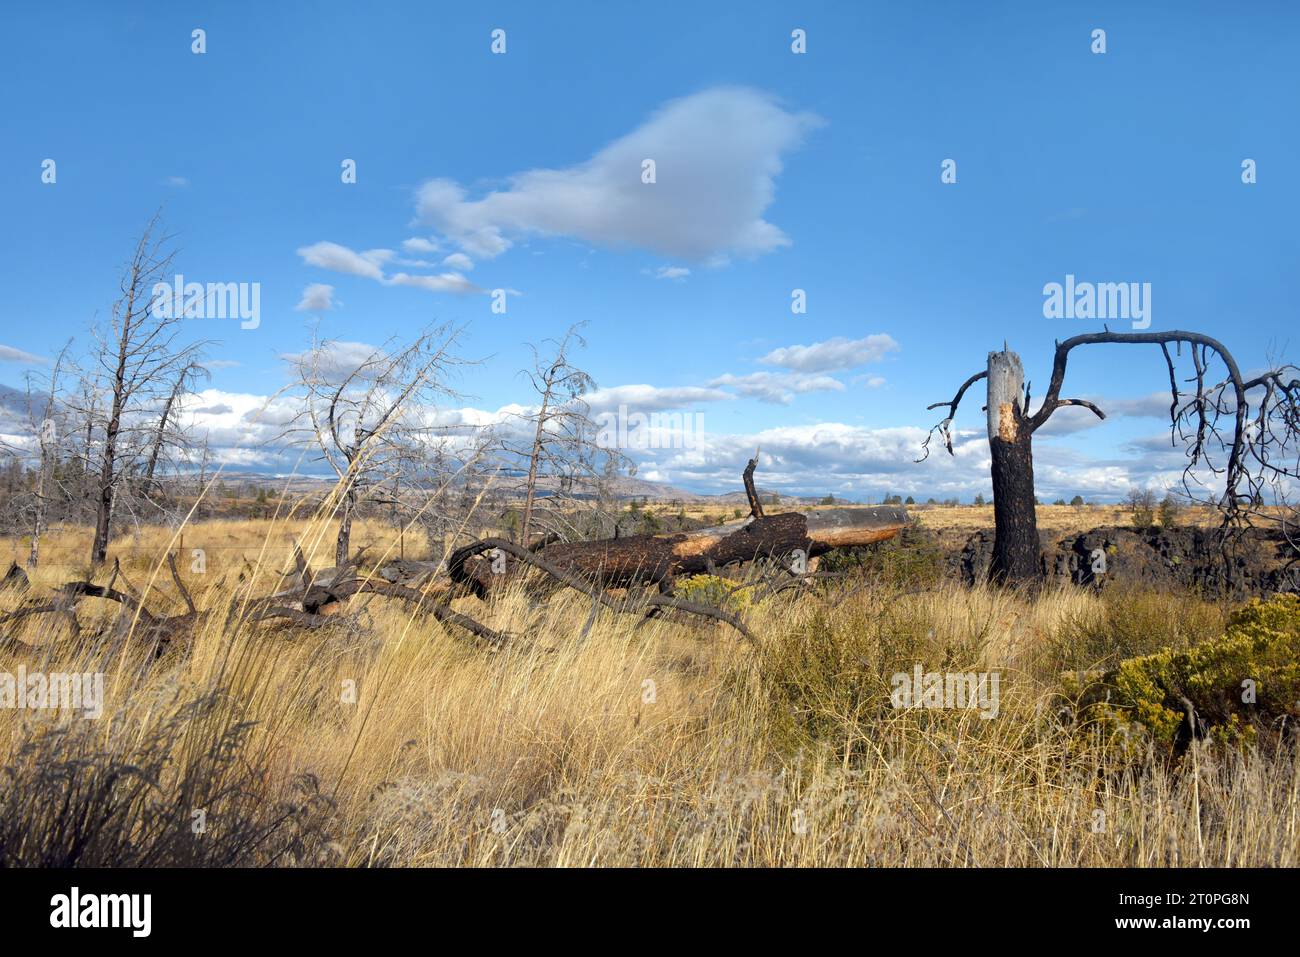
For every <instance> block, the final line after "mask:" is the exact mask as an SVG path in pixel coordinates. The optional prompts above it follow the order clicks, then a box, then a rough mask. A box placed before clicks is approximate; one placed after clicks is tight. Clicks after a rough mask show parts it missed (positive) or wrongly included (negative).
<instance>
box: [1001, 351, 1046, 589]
mask: <svg viewBox="0 0 1300 957" xmlns="http://www.w3.org/2000/svg"><path fill="white" fill-rule="evenodd" d="M1024 387H1025V373H1024V369H1023V368H1022V367H1021V365H1020V356H1018V355H1016V354H1015V353H1014V352H1011V351H1009V350H1004V351H1002V352H990V353H989V365H988V423H989V426H988V427H989V449H990V450H991V452H992V453H993V468H992V477H993V524H994V526H995V532H994V536H993V561H992V564H991V566H990V568H989V578H990V580H992V581H994V582H1001V583H1007V584H1022V583H1028V582H1034V581H1037V580H1038V577H1039V542H1038V516H1037V515H1036V509H1035V502H1034V451H1033V438H1034V430H1033V426H1032V425H1031V424H1030V423H1029V421H1028V419H1027V418H1026V416H1025V409H1024Z"/></svg>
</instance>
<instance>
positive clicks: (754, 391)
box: [709, 372, 844, 405]
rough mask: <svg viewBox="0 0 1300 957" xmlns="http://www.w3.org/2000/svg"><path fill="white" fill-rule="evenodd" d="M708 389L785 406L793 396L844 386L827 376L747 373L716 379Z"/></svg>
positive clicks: (832, 390) (835, 389) (839, 390)
mask: <svg viewBox="0 0 1300 957" xmlns="http://www.w3.org/2000/svg"><path fill="white" fill-rule="evenodd" d="M709 385H711V386H719V385H725V386H730V387H731V388H733V389H735V390H736V391H737V392H739V393H740V394H741V395H743V396H747V397H749V398H752V399H758V401H760V402H776V403H780V404H781V405H788V404H789V403H790V401H791V400H792V399H793V398H794V397H795V395H796V394H800V395H802V394H804V393H807V392H843V391H844V383H843V382H841V381H839V379H835V378H833V377H831V376H828V375H791V374H787V373H779V372H751V373H749V374H748V375H740V376H738V375H732V374H731V373H727V374H726V375H720V376H718V377H717V378H716V379H714V380H713V381H712V382H710V383H709Z"/></svg>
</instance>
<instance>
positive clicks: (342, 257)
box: [298, 240, 482, 306]
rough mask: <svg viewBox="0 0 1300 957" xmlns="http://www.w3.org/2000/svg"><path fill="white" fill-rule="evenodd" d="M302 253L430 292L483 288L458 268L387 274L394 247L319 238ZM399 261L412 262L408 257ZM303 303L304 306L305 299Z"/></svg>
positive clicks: (326, 264)
mask: <svg viewBox="0 0 1300 957" xmlns="http://www.w3.org/2000/svg"><path fill="white" fill-rule="evenodd" d="M407 242H411V240H407ZM298 255H299V256H301V257H302V259H303V262H305V263H306V264H307V265H309V266H319V267H320V268H322V269H329V270H332V271H333V272H341V273H347V274H348V275H352V276H362V277H364V278H366V279H374V280H376V281H377V282H381V283H383V284H384V285H386V286H413V287H415V288H417V289H427V290H429V291H430V292H455V293H469V292H482V290H481V289H479V287H478V286H476V285H474V284H473V283H472V282H470V281H469V280H468V279H466V278H465V277H464V276H462V275H461V274H460V273H457V272H444V273H440V274H438V275H436V276H421V275H412V274H411V273H405V272H398V273H393V275H391V276H385V275H384V270H383V266H384V265H385V264H386V263H388V262H389V261H390V260H393V257H394V253H393V251H392V250H391V249H370V250H367V251H365V252H361V253H359V252H357V251H356V250H353V249H349V248H348V247H347V246H340V245H339V244H338V243H331V242H319V243H315V244H313V245H311V246H303V247H302V248H301V249H299V250H298ZM396 261H397V262H408V260H396ZM299 305H300V306H301V303H300V304H299Z"/></svg>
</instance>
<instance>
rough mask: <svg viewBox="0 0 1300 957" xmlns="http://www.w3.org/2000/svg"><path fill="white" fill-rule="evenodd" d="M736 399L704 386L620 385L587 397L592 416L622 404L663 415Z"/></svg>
mask: <svg viewBox="0 0 1300 957" xmlns="http://www.w3.org/2000/svg"><path fill="white" fill-rule="evenodd" d="M731 398H734V396H732V395H731V394H730V393H729V392H724V391H722V390H721V389H707V388H704V387H702V386H677V387H672V386H670V387H665V388H660V387H656V386H652V385H644V384H639V385H620V386H614V387H613V388H609V389H595V390H593V391H591V392H588V393H587V394H586V395H585V396H583V400H584V401H585V402H586V403H587V406H588V408H589V409H590V410H591V412H592V414H596V413H599V412H616V411H618V407H619V406H620V405H625V406H627V407H628V410H629V411H630V412H659V411H662V410H664V409H688V408H690V407H692V406H695V405H699V404H700V403H704V402H722V401H725V400H727V399H731Z"/></svg>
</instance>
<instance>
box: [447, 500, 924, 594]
mask: <svg viewBox="0 0 1300 957" xmlns="http://www.w3.org/2000/svg"><path fill="white" fill-rule="evenodd" d="M906 525H907V512H906V511H905V510H904V509H903V508H902V507H901V506H893V505H888V506H873V507H864V508H835V509H826V510H823V511H816V512H809V513H807V514H803V513H800V512H786V513H784V514H781V515H766V516H763V517H761V518H750V519H749V520H747V521H746V522H744V523H743V524H741V525H719V526H714V527H712V528H701V529H698V530H696V531H691V532H677V533H675V534H671V535H634V536H631V537H628V538H610V539H604V540H602V541H597V542H568V543H564V544H556V545H550V546H548V547H547V548H546V549H545V550H544V551H543V552H542V554H543V555H544V556H545V557H546V561H547V562H548V563H549V564H551V565H553V566H555V567H558V568H563V569H565V570H567V571H571V572H574V573H577V574H579V575H581V576H582V577H583V578H585V579H587V580H589V581H592V582H595V583H598V584H600V585H602V586H604V587H607V588H623V587H627V586H628V585H633V584H646V583H651V584H659V585H660V586H661V587H666V586H667V585H669V584H670V583H671V581H672V579H673V578H675V577H677V576H679V575H694V574H700V573H705V572H712V571H713V570H714V569H717V568H721V567H723V566H726V565H732V564H736V563H739V562H750V561H754V560H756V559H764V558H766V559H777V560H783V561H790V562H791V564H792V566H794V567H796V568H797V569H798V570H799V571H802V565H801V562H806V561H807V560H808V559H810V558H815V557H816V556H818V555H822V554H825V553H826V552H828V551H830V550H831V549H833V548H847V547H851V546H854V545H870V544H873V543H875V542H880V541H884V540H886V539H889V538H893V537H894V536H895V535H897V534H898V533H899V531H900V530H901V529H902V528H904V527H905V526H906ZM481 551H482V549H481V548H479V547H478V544H477V543H475V544H474V545H468V546H466V547H465V548H462V549H458V550H457V551H456V552H454V553H453V554H452V556H451V558H450V559H449V560H448V563H447V568H448V572H449V573H450V575H451V579H452V581H453V582H457V583H460V584H463V585H466V586H467V587H469V588H470V590H472V591H473V592H474V593H475V594H476V595H478V596H479V597H480V598H482V597H486V595H487V594H488V593H489V592H491V591H492V590H493V589H494V588H496V587H499V586H500V585H502V584H503V583H504V582H505V581H507V580H509V578H510V577H511V574H512V573H513V572H515V571H517V570H518V568H519V567H520V566H519V564H518V563H517V562H516V561H514V560H513V559H512V556H510V555H508V554H504V553H500V552H499V553H497V554H496V555H491V554H488V555H479V554H478V553H479V552H481Z"/></svg>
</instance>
